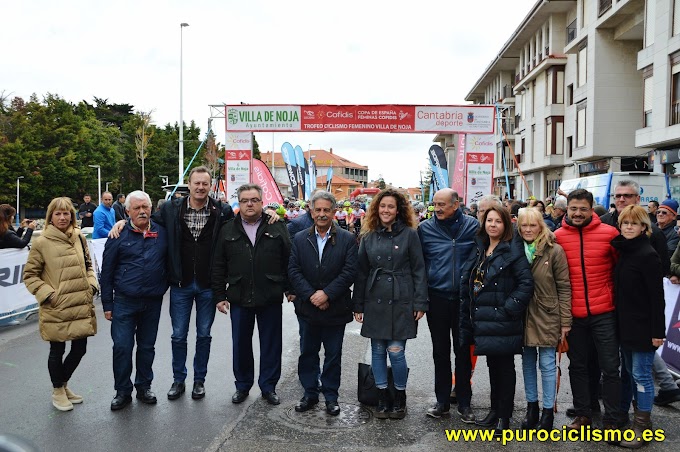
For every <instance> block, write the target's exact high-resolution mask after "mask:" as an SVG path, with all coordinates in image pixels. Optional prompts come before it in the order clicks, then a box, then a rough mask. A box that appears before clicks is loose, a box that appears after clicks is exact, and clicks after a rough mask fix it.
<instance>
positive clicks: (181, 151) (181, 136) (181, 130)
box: [177, 22, 189, 184]
mask: <svg viewBox="0 0 680 452" xmlns="http://www.w3.org/2000/svg"><path fill="white" fill-rule="evenodd" d="M188 26H189V24H188V23H186V22H182V23H181V24H179V177H178V179H177V180H178V182H177V183H178V184H181V183H182V182H184V119H183V118H182V106H183V96H182V57H183V55H182V52H183V41H182V38H183V36H182V35H183V33H182V31H183V30H184V27H188Z"/></svg>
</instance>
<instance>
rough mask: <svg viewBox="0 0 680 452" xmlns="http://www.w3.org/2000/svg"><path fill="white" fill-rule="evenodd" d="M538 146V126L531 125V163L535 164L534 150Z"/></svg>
mask: <svg viewBox="0 0 680 452" xmlns="http://www.w3.org/2000/svg"><path fill="white" fill-rule="evenodd" d="M536 148H537V146H536V124H532V125H531V163H534V150H535V149H536Z"/></svg>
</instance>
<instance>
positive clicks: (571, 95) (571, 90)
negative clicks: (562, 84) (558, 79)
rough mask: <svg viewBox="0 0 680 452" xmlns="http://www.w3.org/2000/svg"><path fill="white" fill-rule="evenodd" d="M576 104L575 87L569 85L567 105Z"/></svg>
mask: <svg viewBox="0 0 680 452" xmlns="http://www.w3.org/2000/svg"><path fill="white" fill-rule="evenodd" d="M573 103H574V85H573V84H569V85H567V105H571V104H573Z"/></svg>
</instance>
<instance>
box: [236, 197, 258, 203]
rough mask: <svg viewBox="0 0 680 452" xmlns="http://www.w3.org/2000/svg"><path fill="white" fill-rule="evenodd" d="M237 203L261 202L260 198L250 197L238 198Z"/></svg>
mask: <svg viewBox="0 0 680 452" xmlns="http://www.w3.org/2000/svg"><path fill="white" fill-rule="evenodd" d="M238 202H239V203H241V204H257V203H258V202H262V200H261V199H260V198H250V199H239V200H238Z"/></svg>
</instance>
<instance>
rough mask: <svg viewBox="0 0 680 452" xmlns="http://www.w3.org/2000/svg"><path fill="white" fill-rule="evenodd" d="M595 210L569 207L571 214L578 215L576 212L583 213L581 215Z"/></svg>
mask: <svg viewBox="0 0 680 452" xmlns="http://www.w3.org/2000/svg"><path fill="white" fill-rule="evenodd" d="M591 210H593V209H589V208H588V207H569V212H571V213H576V212H581V213H587V212H590V211H591Z"/></svg>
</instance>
